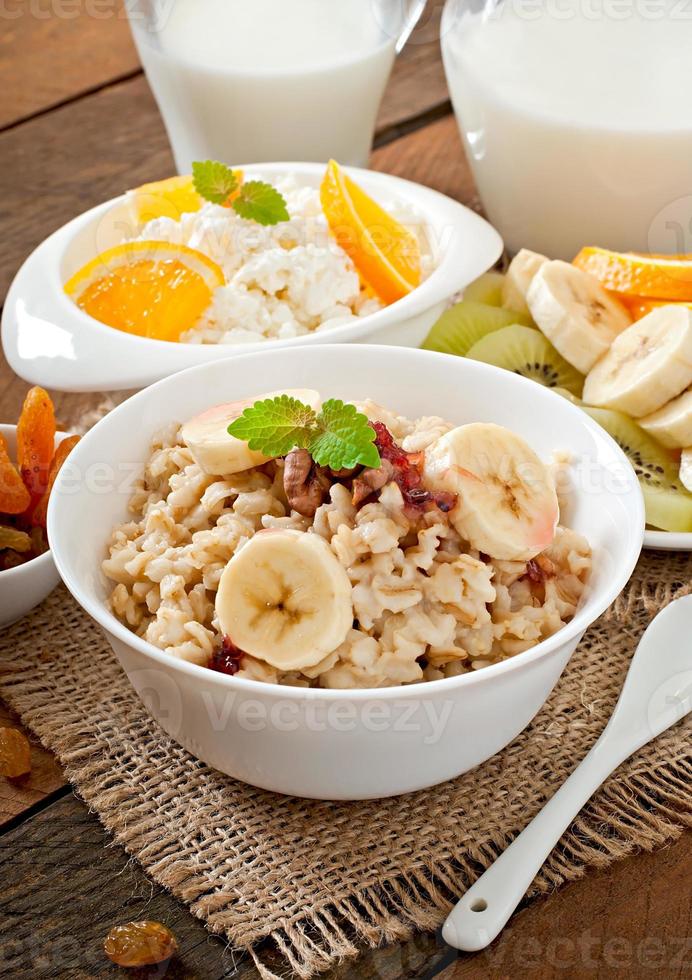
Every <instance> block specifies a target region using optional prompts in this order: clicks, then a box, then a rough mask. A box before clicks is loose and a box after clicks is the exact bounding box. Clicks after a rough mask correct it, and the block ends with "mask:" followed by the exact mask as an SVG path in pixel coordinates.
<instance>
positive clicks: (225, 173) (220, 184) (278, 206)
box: [192, 160, 290, 225]
mask: <svg viewBox="0 0 692 980" xmlns="http://www.w3.org/2000/svg"><path fill="white" fill-rule="evenodd" d="M192 182H193V184H194V187H195V190H196V191H197V193H198V194H199V196H200V197H203V198H204V200H205V201H211V203H212V204H226V203H230V207H232V208H233V210H234V211H235V212H236V214H239V215H240V217H241V218H246V219H247V220H248V221H256V222H257V223H258V224H260V225H278V224H279V222H280V221H288V220H289V217H290V215H289V213H288V208H287V206H286V201H285V200H284V198H283V196H282V195H281V194H280V193H279V191H277V189H276V188H275V187H272V185H271V184H267V183H265V182H264V181H263V180H250V181H248V182H247V183H245V184H241V183H240V180H239V178H238V174H237V173H236V172H235V171H234V170H231V168H230V167H228V166H226V164H225V163H219V161H218V160H204V161H201V160H197V161H195V163H193V164H192ZM239 188H240V189H239ZM236 191H237V194H236V195H235V197H234V198H233V200H232V201H230V202H228V199H229V197H230V196H231V194H234V193H235V192H236Z"/></svg>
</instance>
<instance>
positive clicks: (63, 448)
mask: <svg viewBox="0 0 692 980" xmlns="http://www.w3.org/2000/svg"><path fill="white" fill-rule="evenodd" d="M78 442H79V436H68V438H67V439H63V441H62V442H61V443H60V445H59V446H58V448H57V449H56V450H55V456H53V461H52V463H51V464H50V471H49V473H48V484H47V486H46V492H45V493H44V494H43V496H42V497H41V499H40V500H39V502H38V504H37V505H36V509H35V510H34V513H33V515H32V518H31V523H32V524H34V525H40V526H41V527H45V526H46V516H47V514H48V500H49V498H50V492H51V490H52V489H53V484H54V483H55V480H56V477H57V475H58V473H59V472H60V468H61V466H62V464H63V463H64V462H65V460H66V459H67V457H68V456H69V455H70V453H71V452H72V450H73V449H74V447H75V446H76V445H77V443H78Z"/></svg>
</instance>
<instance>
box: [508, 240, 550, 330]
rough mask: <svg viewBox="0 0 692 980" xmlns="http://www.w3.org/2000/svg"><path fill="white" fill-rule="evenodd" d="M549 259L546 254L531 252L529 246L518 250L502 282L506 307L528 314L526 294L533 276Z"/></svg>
mask: <svg viewBox="0 0 692 980" xmlns="http://www.w3.org/2000/svg"><path fill="white" fill-rule="evenodd" d="M547 261H548V259H547V258H546V257H545V255H540V254H539V253H538V252H530V251H529V249H528V248H522V249H520V250H519V251H518V252H517V254H516V255H515V256H514V258H513V259H512V261H511V262H510V264H509V269H507V273H506V274H505V278H504V281H503V283H502V305H503V306H504V307H505V309H507V310H513V311H514V312H515V313H527V314H528V312H529V307H528V305H527V302H526V294H527V293H528V291H529V286H530V285H531V283H532V282H533V277H534V276H535V275H536V273H537V272H538V270H539V269H540V268H541V266H542V265H545V263H546V262H547Z"/></svg>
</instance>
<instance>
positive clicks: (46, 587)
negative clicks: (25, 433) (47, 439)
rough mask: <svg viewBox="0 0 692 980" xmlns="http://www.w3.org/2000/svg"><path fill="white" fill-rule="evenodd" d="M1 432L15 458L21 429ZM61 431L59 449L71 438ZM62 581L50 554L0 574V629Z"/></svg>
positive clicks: (57, 440) (6, 428) (6, 427)
mask: <svg viewBox="0 0 692 980" xmlns="http://www.w3.org/2000/svg"><path fill="white" fill-rule="evenodd" d="M0 433H2V435H3V436H4V437H5V439H6V440H7V448H8V449H9V453H10V456H11V457H12V458H13V459H14V458H15V454H16V452H17V426H16V425H4V424H0ZM67 435H68V433H67V432H58V433H57V434H56V436H55V444H56V446H57V445H58V444H59V443H61V442H62V440H63V439H65V438H66V437H67ZM59 581H60V576H59V575H58V570H57V568H56V567H55V562H54V561H53V555H52V553H51V552H50V551H46V552H44V553H43V554H42V555H39V556H38V558H32V560H31V561H28V562H25V563H24V564H23V565H17V567H16V568H8V569H7V570H6V571H4V572H3V571H0V629H2V628H3V627H5V626H9V625H10V624H11V623H14V622H16V621H17V620H18V619H21V618H22V616H26V614H27V613H28V612H30V611H31V610H32V609H33V608H34V606H38V605H39V603H41V602H43V600H44V599H45V598H46V597H47V596H49V595H50V593H51V592H52V591H53V589H54V588H55V586H56V585H57V584H58V582H59Z"/></svg>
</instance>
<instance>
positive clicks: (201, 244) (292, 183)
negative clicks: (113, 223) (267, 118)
mask: <svg viewBox="0 0 692 980" xmlns="http://www.w3.org/2000/svg"><path fill="white" fill-rule="evenodd" d="M247 179H248V180H250V179H253V178H252V175H249V174H248V175H247ZM276 187H277V189H278V190H279V191H280V192H281V194H283V196H284V198H285V200H286V204H287V207H288V212H289V214H290V220H289V221H285V222H282V223H280V224H278V225H272V226H269V227H265V226H262V225H259V224H257V223H256V222H254V221H246V220H245V219H243V218H241V217H240V216H239V215H237V214H236V213H235V211H233V210H232V209H229V208H223V207H220V206H218V205H215V204H205V205H204V206H203V207H202V208H201V209H200V210H199V211H197V212H195V213H191V214H183V215H182V216H181V218H180V220H175V219H173V218H156V219H154V220H153V221H150V222H148V223H147V224H146V225H144V226H143V227H142V228H141V229H140V231H139V234H138V235H137V236H136V237H137V238H138V239H140V240H154V241H161V242H169V243H171V244H174V245H187V246H189V247H190V248H195V249H198V250H199V251H200V252H203V253H204V254H205V255H207V256H208V257H209V258H210V259H213V260H214V262H216V263H217V264H218V265H219V266H220V267H221V269H222V270H223V272H224V275H225V277H226V285H225V286H221V287H219V288H218V289H216V290H215V292H214V295H213V298H212V302H211V304H210V305H209V307H208V308H207V310H206V311H205V312H204V314H203V315H202V317H201V318H200V320H199V321H198V322H197V323H195V324H191V325H190V329H189V330H187V331H186V332H185V333H183V334H182V336H181V338H180V339H181V341H182V342H184V343H191V344H246V343H256V342H257V341H265V340H277V339H281V340H285V339H289V338H292V337H300V336H303V335H304V334H307V333H310V332H312V331H314V330H328V329H329V328H330V327H334V326H339V325H342V324H345V323H349V322H352V321H354V320H356V319H357V318H359V317H363V316H369V315H370V314H371V313H375V312H376V311H377V310H380V309H382V307H383V303H382V302H381V301H380V300H379V299H378V298H377V297H376V296H375V295H373V294H372V293H371V292H370V291H369V290H367V289H366V288H363V287H362V286H361V283H360V280H359V277H358V273H357V272H356V269H355V266H354V265H353V262H352V261H351V259H350V258H349V256H348V255H347V254H346V252H344V250H343V249H342V248H340V247H339V245H337V244H336V242H335V241H334V239H333V238H332V237H331V235H330V233H329V228H328V225H327V220H326V218H325V216H324V213H323V211H322V205H321V203H320V197H319V191H318V190H316V189H315V188H312V187H305V186H301V185H299V184H298V183H297V181H296V179H295V178H294V177H286V178H283V179H282V180H279V181H277V182H276ZM389 209H390V210H391V211H392V213H394V214H396V215H397V217H398V218H399V220H402V221H403V222H405V223H406V225H407V226H408V227H410V228H412V229H413V230H415V231H416V233H417V234H418V237H419V239H420V240H421V254H422V263H423V276H427V275H429V273H430V271H431V270H432V258H431V255H430V248H429V246H428V245H427V242H426V241H425V235H424V231H423V230H422V229H423V222H422V220H421V218H420V216H417V215H415V214H412V213H411V212H405V213H404V212H402V209H401V208H400V207H397V206H394V207H390V208H389Z"/></svg>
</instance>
